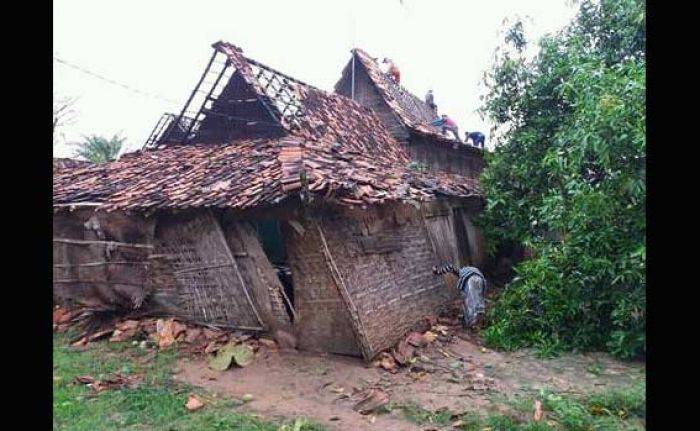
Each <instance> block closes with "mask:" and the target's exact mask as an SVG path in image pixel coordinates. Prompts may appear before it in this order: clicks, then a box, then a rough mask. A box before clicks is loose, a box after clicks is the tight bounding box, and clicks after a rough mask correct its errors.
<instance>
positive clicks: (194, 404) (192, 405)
mask: <svg viewBox="0 0 700 431" xmlns="http://www.w3.org/2000/svg"><path fill="white" fill-rule="evenodd" d="M185 407H186V408H187V410H189V411H191V412H192V411H195V410H199V409H201V408H202V407H204V403H203V402H202V401H201V400H200V399H199V398H197V396H196V395H190V396H189V397H188V398H187V403H185Z"/></svg>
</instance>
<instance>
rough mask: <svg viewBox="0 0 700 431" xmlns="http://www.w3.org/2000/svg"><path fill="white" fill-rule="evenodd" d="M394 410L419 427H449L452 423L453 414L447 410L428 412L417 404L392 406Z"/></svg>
mask: <svg viewBox="0 0 700 431" xmlns="http://www.w3.org/2000/svg"><path fill="white" fill-rule="evenodd" d="M391 409H392V410H398V411H400V412H401V415H402V416H403V417H404V418H405V419H406V420H408V421H410V422H413V423H415V424H419V425H425V424H435V425H441V426H445V425H449V424H450V423H452V416H453V413H452V412H451V411H449V410H446V409H440V410H435V411H432V410H427V409H424V408H423V407H421V406H419V405H418V404H415V403H408V404H398V405H393V406H391Z"/></svg>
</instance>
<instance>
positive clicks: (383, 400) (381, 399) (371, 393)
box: [353, 388, 389, 415]
mask: <svg viewBox="0 0 700 431" xmlns="http://www.w3.org/2000/svg"><path fill="white" fill-rule="evenodd" d="M388 403H389V395H388V394H387V393H386V392H384V391H383V390H381V389H379V388H370V389H369V390H367V391H366V392H365V393H364V394H363V397H362V399H361V400H360V401H359V402H357V404H355V406H354V407H353V410H355V411H356V412H359V413H360V414H363V415H367V414H370V413H372V412H373V411H375V410H377V409H379V408H380V407H383V406H385V405H387V404H388Z"/></svg>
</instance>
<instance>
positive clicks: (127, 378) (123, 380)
mask: <svg viewBox="0 0 700 431" xmlns="http://www.w3.org/2000/svg"><path fill="white" fill-rule="evenodd" d="M142 380H143V376H140V375H136V374H131V375H124V374H121V373H116V374H109V375H107V376H106V377H104V378H102V379H96V378H94V377H92V376H89V375H86V376H76V377H75V379H74V380H73V381H74V382H75V383H76V384H82V385H86V386H87V387H88V388H90V389H92V390H94V391H95V392H98V393H99V392H102V391H104V390H107V389H122V388H134V387H136V386H138V385H139V384H140V383H141V381H142Z"/></svg>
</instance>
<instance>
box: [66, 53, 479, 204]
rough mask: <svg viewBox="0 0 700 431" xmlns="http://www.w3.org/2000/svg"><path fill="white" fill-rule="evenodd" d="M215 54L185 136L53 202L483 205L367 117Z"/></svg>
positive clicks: (79, 173)
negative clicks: (415, 159)
mask: <svg viewBox="0 0 700 431" xmlns="http://www.w3.org/2000/svg"><path fill="white" fill-rule="evenodd" d="M213 47H214V49H215V53H214V55H215V56H216V55H221V54H223V55H224V56H225V63H224V64H223V66H222V69H221V70H220V71H217V72H216V73H214V75H215V76H216V77H215V79H214V80H211V84H212V85H211V86H210V88H209V89H208V90H207V88H206V87H205V88H203V89H202V82H205V81H206V80H205V77H206V75H207V73H208V72H209V69H210V66H211V64H212V62H210V64H209V66H208V67H207V71H205V75H203V77H202V80H201V81H200V84H199V85H198V87H197V88H196V89H195V92H193V96H194V95H195V94H196V93H198V92H199V93H205V94H206V97H204V101H203V102H202V103H201V105H200V106H197V105H196V104H195V105H193V104H192V103H191V102H192V100H193V97H191V98H190V100H189V101H188V103H187V104H186V106H185V108H184V109H183V112H182V113H181V114H180V115H179V117H178V118H175V119H174V123H173V124H175V125H176V126H177V127H179V128H180V129H181V130H180V131H181V132H182V133H179V134H173V133H169V134H165V135H163V136H159V137H157V138H154V139H151V140H149V145H148V147H147V148H144V149H143V150H140V151H137V152H134V153H130V154H126V155H124V156H122V157H121V158H120V160H118V161H114V162H110V163H106V164H100V165H94V166H88V167H77V168H76V169H62V170H60V171H57V172H56V173H55V174H54V192H53V195H54V204H73V203H80V202H91V203H101V204H102V207H103V208H104V209H105V210H116V209H122V210H153V209H160V208H178V209H183V208H193V207H220V208H237V209H245V208H252V207H255V206H259V205H274V204H277V203H279V202H281V201H282V200H284V199H285V198H288V197H290V196H294V195H298V194H299V193H300V192H304V193H311V194H315V195H319V196H323V197H324V198H325V199H328V200H331V201H333V202H336V203H339V204H345V205H366V204H379V203H384V202H387V201H391V200H398V201H424V200H430V199H434V198H436V197H438V196H441V195H444V196H452V197H461V198H466V197H474V196H476V197H479V196H481V193H480V190H479V185H478V182H477V181H476V180H475V179H471V178H466V177H463V176H461V175H457V174H446V173H426V172H420V171H417V170H415V169H412V168H411V167H410V166H409V165H410V164H411V160H410V157H409V156H408V154H407V153H406V151H405V150H404V149H403V147H401V145H400V144H399V143H398V141H396V140H395V139H394V138H393V137H392V136H391V134H390V133H389V131H388V130H387V129H386V128H385V127H384V126H383V125H382V123H381V121H380V120H379V118H378V117H377V116H376V115H375V113H374V112H373V111H372V110H370V109H369V108H365V107H363V106H361V105H360V104H358V103H357V102H355V101H353V100H350V99H348V98H346V97H343V96H340V95H338V94H332V93H327V92H324V91H322V90H319V89H317V88H315V87H312V86H310V85H308V84H305V83H303V82H301V81H299V80H296V79H294V78H292V77H290V76H287V75H285V74H283V73H281V72H278V71H276V70H274V69H272V68H270V67H268V66H265V65H263V64H261V63H259V62H256V61H255V60H252V59H249V58H246V57H244V56H243V54H242V50H241V49H240V48H238V47H236V46H234V45H232V44H229V43H226V42H217V43H215V44H214V45H213ZM212 60H214V57H212ZM192 106H194V110H192V109H191V107H192ZM188 109H190V111H188ZM186 113H190V115H191V117H189V118H188V119H187V121H183V119H184V118H185V114H186ZM169 130H173V128H172V126H171V129H169ZM426 133H427V132H426Z"/></svg>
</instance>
